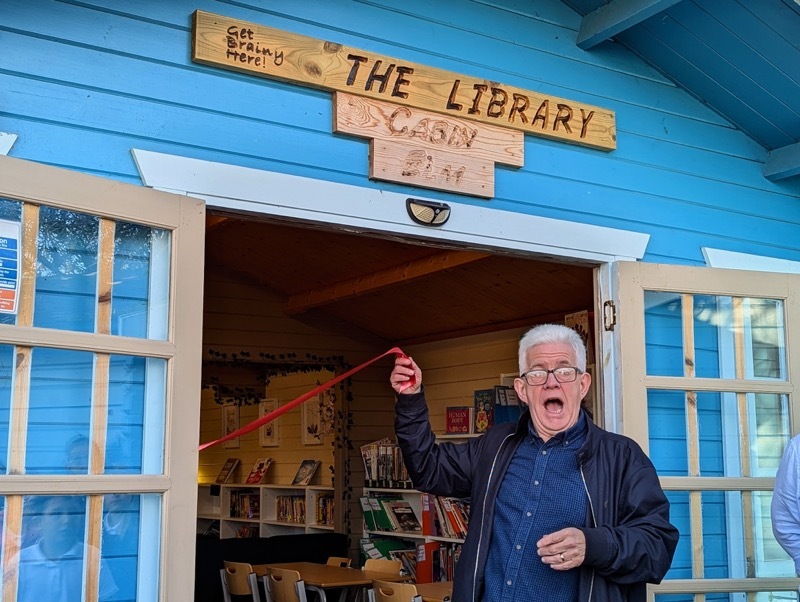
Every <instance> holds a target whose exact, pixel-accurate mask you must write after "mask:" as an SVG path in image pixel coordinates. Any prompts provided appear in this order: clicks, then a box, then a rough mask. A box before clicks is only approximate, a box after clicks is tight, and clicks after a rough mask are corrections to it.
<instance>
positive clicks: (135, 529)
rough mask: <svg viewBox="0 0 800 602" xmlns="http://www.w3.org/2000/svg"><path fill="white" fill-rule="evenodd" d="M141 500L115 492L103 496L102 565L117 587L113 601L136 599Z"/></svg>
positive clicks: (137, 497) (131, 495)
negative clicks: (117, 591) (116, 593)
mask: <svg viewBox="0 0 800 602" xmlns="http://www.w3.org/2000/svg"><path fill="white" fill-rule="evenodd" d="M151 497H152V496H151ZM141 498H142V496H139V495H133V494H118V493H111V494H106V495H105V496H103V535H102V538H103V539H102V562H103V566H105V567H108V570H109V572H110V573H111V574H112V575H114V580H115V582H116V584H117V587H118V588H119V593H118V595H116V596H114V599H119V600H136V599H137V597H136V589H137V588H136V580H137V579H136V576H137V575H138V573H139V541H140V528H139V527H140V521H141V517H142V511H141V504H142V499H141Z"/></svg>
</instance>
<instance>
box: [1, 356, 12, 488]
mask: <svg viewBox="0 0 800 602" xmlns="http://www.w3.org/2000/svg"><path fill="white" fill-rule="evenodd" d="M13 376H14V347H13V346H11V345H0V474H6V472H7V471H8V437H9V434H10V429H9V422H10V420H11V411H10V408H11V386H12V382H13V380H12V379H13Z"/></svg>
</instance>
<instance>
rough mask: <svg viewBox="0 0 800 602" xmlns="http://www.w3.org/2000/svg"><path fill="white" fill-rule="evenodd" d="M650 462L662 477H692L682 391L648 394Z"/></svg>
mask: <svg viewBox="0 0 800 602" xmlns="http://www.w3.org/2000/svg"><path fill="white" fill-rule="evenodd" d="M647 415H648V419H647V425H648V429H649V437H650V458H651V459H652V461H653V464H654V465H655V467H656V471H657V472H658V474H659V475H661V476H678V477H685V476H688V475H689V459H688V456H687V446H686V401H685V395H684V393H683V391H660V390H655V389H648V390H647Z"/></svg>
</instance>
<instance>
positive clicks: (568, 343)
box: [390, 324, 678, 602]
mask: <svg viewBox="0 0 800 602" xmlns="http://www.w3.org/2000/svg"><path fill="white" fill-rule="evenodd" d="M519 373H520V376H519V378H517V379H515V381H514V389H515V390H516V392H517V395H518V397H519V399H520V400H521V401H522V402H523V403H524V404H525V405H527V407H528V412H525V413H524V414H523V415H522V416H521V417H520V420H519V422H518V423H516V424H513V423H504V424H499V425H495V426H493V427H491V428H490V429H489V430H488V432H486V433H485V434H483V435H482V436H480V437H477V438H474V439H470V440H469V441H468V442H467V443H462V444H458V443H452V442H448V443H440V444H437V443H436V441H435V436H434V434H433V432H432V430H431V427H430V423H429V418H428V408H427V404H426V401H425V394H424V390H423V387H422V371H421V370H420V368H419V366H417V364H416V363H415V362H414V360H413V359H412V358H410V357H403V356H398V357H397V358H396V360H395V366H394V369H393V370H392V373H391V376H390V384H391V386H392V388H393V389H394V391H395V393H396V397H397V402H396V404H395V413H396V416H395V432H396V435H397V440H398V444H399V446H400V448H401V450H402V452H403V459H404V461H405V463H406V467H407V468H408V470H409V473H410V475H411V478H412V480H413V482H414V486H415V487H416V488H417V489H419V490H421V491H424V492H428V493H431V494H434V495H442V496H458V497H471V499H472V503H471V512H470V520H469V531H468V534H467V538H466V540H465V542H464V545H463V547H462V551H461V557H460V559H459V561H458V563H457V565H456V571H455V582H454V586H453V597H452V600H453V602H466V601H474V602H478V601H483V602H512V601H515V600H547V601H548V602H560V601H563V602H575V601H581V602H582V601H588V600H592V601H596V602H606V601H617V600H622V601H627V600H637V601H641V600H644V599H645V597H646V593H645V591H646V584H647V583H659V582H660V581H661V579H662V578H663V577H664V575H665V574H666V572H667V571H668V570H669V567H670V564H671V563H672V557H673V555H674V553H675V548H676V546H677V544H678V530H677V529H676V528H675V527H674V526H673V525H672V524H671V523H670V521H669V502H668V501H667V498H666V496H665V495H664V492H663V490H662V488H661V485H660V483H659V480H658V476H657V475H656V471H655V468H654V466H653V464H652V462H651V461H650V460H649V458H648V457H647V456H646V455H645V453H644V452H643V451H642V449H641V448H640V447H639V445H637V444H636V443H635V442H634V441H633V440H631V439H630V438H628V437H624V436H622V435H617V434H613V433H609V432H607V431H605V430H603V429H601V428H599V427H598V426H596V425H595V424H593V423H592V421H591V419H590V418H589V417H588V415H587V414H586V412H585V410H582V409H581V401H582V399H583V397H584V396H585V395H586V393H587V391H588V390H589V386H590V384H591V376H590V375H589V374H588V373H587V372H586V349H585V347H584V343H583V341H582V340H581V337H580V336H579V335H578V334H577V333H576V332H575V331H573V330H572V329H570V328H567V327H565V326H562V325H557V324H545V325H541V326H537V327H535V328H533V329H531V330H530V331H528V332H527V334H525V336H523V337H522V339H521V340H520V344H519Z"/></svg>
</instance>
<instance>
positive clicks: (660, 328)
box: [644, 291, 683, 376]
mask: <svg viewBox="0 0 800 602" xmlns="http://www.w3.org/2000/svg"><path fill="white" fill-rule="evenodd" d="M644 304H645V311H644V338H645V356H646V365H647V369H646V370H647V374H648V375H651V376H683V327H682V326H681V296H680V295H679V294H678V293H663V292H657V291H645V292H644Z"/></svg>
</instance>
